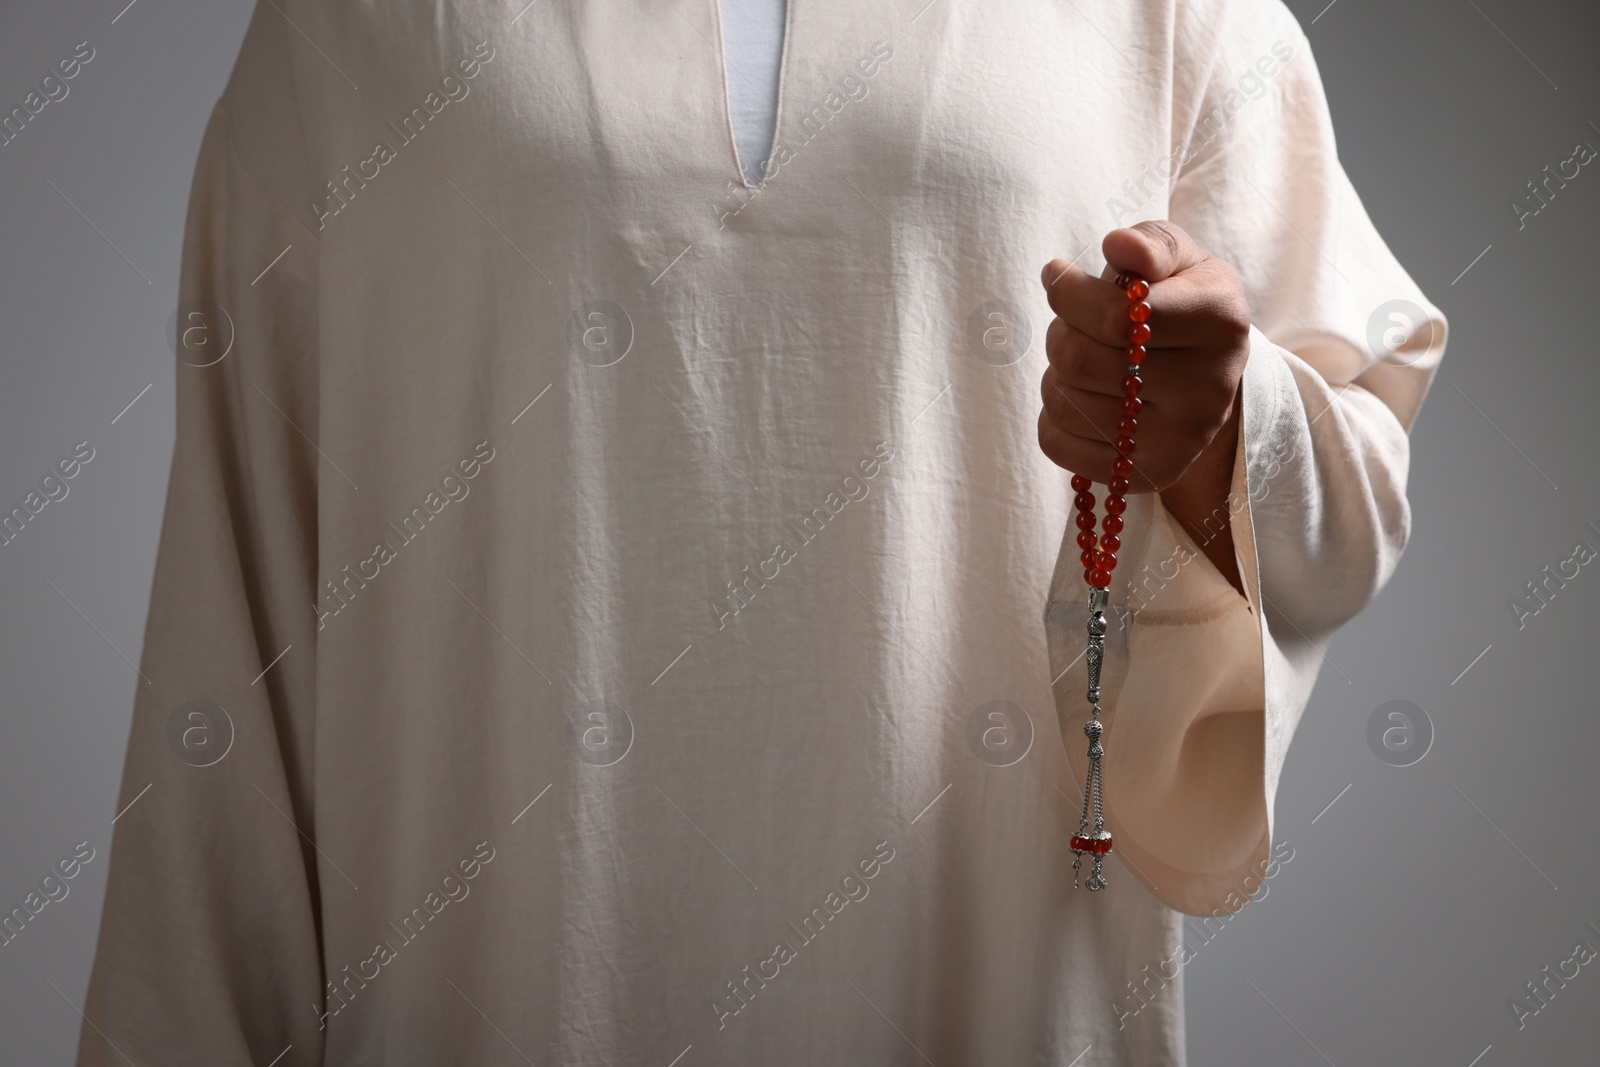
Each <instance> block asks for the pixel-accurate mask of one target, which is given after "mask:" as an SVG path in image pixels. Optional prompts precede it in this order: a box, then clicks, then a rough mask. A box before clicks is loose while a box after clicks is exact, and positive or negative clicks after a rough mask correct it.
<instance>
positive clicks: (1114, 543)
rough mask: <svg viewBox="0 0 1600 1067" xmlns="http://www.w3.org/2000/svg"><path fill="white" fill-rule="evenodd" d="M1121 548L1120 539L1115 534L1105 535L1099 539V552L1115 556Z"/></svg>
mask: <svg viewBox="0 0 1600 1067" xmlns="http://www.w3.org/2000/svg"><path fill="white" fill-rule="evenodd" d="M1121 547H1122V538H1120V537H1118V536H1117V535H1116V534H1106V535H1105V536H1103V537H1101V538H1100V551H1102V552H1110V553H1111V554H1112V555H1113V556H1114V555H1116V553H1117V549H1119V548H1121Z"/></svg>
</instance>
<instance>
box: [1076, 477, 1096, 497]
mask: <svg viewBox="0 0 1600 1067" xmlns="http://www.w3.org/2000/svg"><path fill="white" fill-rule="evenodd" d="M1093 484H1094V483H1093V482H1091V481H1090V480H1089V479H1087V478H1085V477H1084V476H1083V475H1081V474H1074V475H1073V476H1072V491H1073V492H1074V493H1085V492H1088V490H1089V487H1090V486H1091V485H1093Z"/></svg>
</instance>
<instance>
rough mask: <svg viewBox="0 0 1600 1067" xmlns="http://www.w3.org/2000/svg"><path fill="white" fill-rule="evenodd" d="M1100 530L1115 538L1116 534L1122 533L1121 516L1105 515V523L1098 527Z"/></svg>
mask: <svg viewBox="0 0 1600 1067" xmlns="http://www.w3.org/2000/svg"><path fill="white" fill-rule="evenodd" d="M1100 528H1101V529H1102V530H1104V531H1105V532H1106V533H1108V534H1111V535H1113V536H1115V535H1116V534H1119V533H1121V532H1122V516H1121V515H1107V516H1106V521H1105V522H1104V523H1102V524H1101V525H1100Z"/></svg>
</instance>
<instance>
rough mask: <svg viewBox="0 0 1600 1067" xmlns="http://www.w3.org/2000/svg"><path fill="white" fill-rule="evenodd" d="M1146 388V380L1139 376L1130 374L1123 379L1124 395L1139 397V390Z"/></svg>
mask: <svg viewBox="0 0 1600 1067" xmlns="http://www.w3.org/2000/svg"><path fill="white" fill-rule="evenodd" d="M1143 388H1144V379H1142V378H1140V377H1139V376H1138V375H1137V374H1129V375H1127V376H1126V377H1124V378H1123V379H1122V395H1123V396H1138V395H1139V390H1141V389H1143Z"/></svg>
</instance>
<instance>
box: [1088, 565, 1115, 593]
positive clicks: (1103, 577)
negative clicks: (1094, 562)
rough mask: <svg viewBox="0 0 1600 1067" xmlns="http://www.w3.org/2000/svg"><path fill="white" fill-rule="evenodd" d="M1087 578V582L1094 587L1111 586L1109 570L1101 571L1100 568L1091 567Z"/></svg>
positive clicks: (1104, 587) (1107, 587)
mask: <svg viewBox="0 0 1600 1067" xmlns="http://www.w3.org/2000/svg"><path fill="white" fill-rule="evenodd" d="M1088 580H1089V584H1090V585H1092V586H1094V587H1095V588H1096V589H1109V588H1111V572H1110V571H1103V570H1101V569H1100V568H1098V567H1095V568H1093V569H1091V570H1090V571H1089V574H1088Z"/></svg>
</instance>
